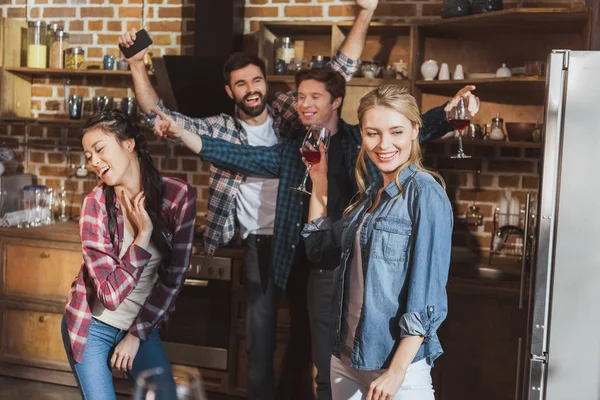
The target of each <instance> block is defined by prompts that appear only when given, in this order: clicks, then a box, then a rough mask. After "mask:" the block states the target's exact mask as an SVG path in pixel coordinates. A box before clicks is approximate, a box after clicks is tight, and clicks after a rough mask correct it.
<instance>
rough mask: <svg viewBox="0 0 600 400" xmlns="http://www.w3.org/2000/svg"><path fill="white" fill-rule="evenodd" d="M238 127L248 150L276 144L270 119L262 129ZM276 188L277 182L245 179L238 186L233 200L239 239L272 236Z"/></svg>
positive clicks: (276, 180)
mask: <svg viewBox="0 0 600 400" xmlns="http://www.w3.org/2000/svg"><path fill="white" fill-rule="evenodd" d="M240 123H241V124H242V126H243V127H244V129H245V130H246V133H247V134H248V144H249V145H250V146H273V145H276V144H277V143H278V138H277V135H275V131H274V130H273V118H271V116H270V115H269V117H268V118H267V120H266V121H265V123H264V124H262V125H258V126H252V125H248V124H246V123H244V122H242V121H240ZM278 188H279V179H267V178H256V177H251V176H248V177H246V179H245V180H244V182H242V184H241V185H240V188H239V190H238V194H237V196H236V214H237V219H238V222H239V223H240V233H241V234H242V238H244V239H245V238H247V237H248V235H249V234H254V235H272V234H273V226H274V225H275V207H276V205H277V189H278Z"/></svg>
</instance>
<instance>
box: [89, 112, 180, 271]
mask: <svg viewBox="0 0 600 400" xmlns="http://www.w3.org/2000/svg"><path fill="white" fill-rule="evenodd" d="M92 129H101V130H103V131H104V132H106V133H108V134H111V135H114V136H115V137H116V138H117V140H118V141H119V142H123V141H125V140H129V139H133V140H134V141H135V154H136V155H137V159H138V161H139V163H140V174H141V178H142V190H143V191H144V194H145V195H146V211H147V212H148V215H149V216H150V220H151V221H152V225H153V230H152V243H153V244H154V245H155V246H156V248H157V249H158V251H159V252H160V254H161V256H162V257H163V260H164V259H167V258H169V257H170V255H171V254H170V253H171V247H170V246H169V243H168V242H167V240H166V238H165V235H164V232H165V228H166V226H167V221H166V220H165V218H164V216H163V213H162V200H163V196H164V192H165V187H164V184H163V181H162V177H161V175H160V172H159V171H158V169H157V168H156V167H155V166H154V162H153V161H152V157H151V156H150V154H148V151H147V150H146V137H145V136H144V135H143V134H142V133H141V132H140V128H139V127H138V126H137V125H136V124H135V123H134V122H133V120H132V119H131V118H129V117H128V116H127V115H125V114H124V113H123V112H121V111H120V110H111V111H105V112H102V113H98V114H95V115H93V116H92V117H91V118H90V119H89V120H88V121H87V122H86V123H85V125H84V126H83V128H82V129H81V138H82V139H83V136H84V135H85V134H86V133H87V132H89V131H91V130H92ZM103 191H104V198H105V202H106V211H107V213H108V231H109V233H110V239H111V242H114V240H115V234H114V232H115V230H116V227H117V210H116V208H115V189H114V187H112V186H109V185H107V184H104V185H103Z"/></svg>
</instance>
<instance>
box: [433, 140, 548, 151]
mask: <svg viewBox="0 0 600 400" xmlns="http://www.w3.org/2000/svg"><path fill="white" fill-rule="evenodd" d="M427 143H450V144H455V145H457V146H458V139H455V138H450V139H433V140H428V141H427V142H426V143H425V146H427ZM463 145H464V146H469V145H471V146H493V147H517V148H524V149H540V148H541V147H542V144H541V143H536V142H506V141H504V140H481V139H475V140H471V139H464V138H463Z"/></svg>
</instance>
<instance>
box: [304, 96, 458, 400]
mask: <svg viewBox="0 0 600 400" xmlns="http://www.w3.org/2000/svg"><path fill="white" fill-rule="evenodd" d="M358 118H359V121H360V125H361V135H362V138H363V144H362V148H361V153H360V155H359V158H358V163H357V166H356V177H357V178H356V179H357V183H358V187H359V194H358V199H357V200H356V201H355V202H354V203H353V204H351V205H350V207H348V209H347V210H346V213H345V216H344V218H343V219H342V220H340V221H337V222H335V223H332V221H330V220H329V219H328V218H327V216H326V213H327V163H326V162H323V163H319V164H316V165H314V166H313V167H312V169H311V171H310V174H311V179H312V182H313V189H312V197H311V200H310V213H309V217H308V220H309V221H310V222H309V223H308V224H307V225H306V226H305V228H304V230H303V236H304V238H305V242H306V247H307V252H308V256H309V258H310V259H312V260H313V261H318V260H319V258H320V256H321V254H322V252H324V251H327V250H330V249H331V248H332V247H338V248H341V250H342V257H341V260H340V265H339V267H338V268H337V271H336V277H335V284H336V288H335V294H334V298H333V304H332V313H331V315H332V321H331V332H332V336H333V340H332V353H333V355H332V360H331V385H332V392H333V398H334V399H336V400H359V399H364V398H365V396H366V398H367V400H392V399H394V400H408V399H410V400H421V399H427V400H433V398H434V395H433V389H432V385H431V366H433V361H434V360H435V359H436V358H437V357H439V356H440V355H441V354H442V347H441V345H440V342H439V339H438V337H437V334H436V331H437V329H438V328H439V326H440V324H441V323H442V321H443V320H444V319H445V317H446V314H447V296H446V282H447V279H448V268H449V264H450V247H451V239H452V224H453V216H452V209H451V206H450V202H449V200H448V197H447V195H446V193H445V191H444V187H443V181H442V179H441V177H440V176H439V175H438V174H436V173H434V172H431V171H427V170H426V169H425V168H424V167H423V165H422V164H421V158H422V156H421V149H420V147H419V142H418V140H417V136H418V132H419V127H420V125H421V119H420V111H419V108H418V106H417V103H416V101H415V99H414V98H413V97H412V96H410V95H409V94H408V93H406V91H405V90H404V89H401V88H400V87H397V86H382V87H380V88H378V89H375V90H373V91H372V92H370V93H369V94H367V95H366V96H365V97H363V98H362V99H361V102H360V105H359V108H358ZM320 150H321V152H322V154H321V159H325V158H324V157H325V156H326V154H325V149H324V148H323V146H321V149H320ZM366 157H368V158H369V159H370V160H371V161H372V162H373V163H374V164H375V165H376V166H377V168H378V169H379V170H380V171H381V173H382V180H379V181H378V182H375V183H373V184H371V185H369V186H368V187H367V185H366V184H365V182H366V179H367V178H366V177H367V176H368V175H367V170H366ZM440 182H441V184H440Z"/></svg>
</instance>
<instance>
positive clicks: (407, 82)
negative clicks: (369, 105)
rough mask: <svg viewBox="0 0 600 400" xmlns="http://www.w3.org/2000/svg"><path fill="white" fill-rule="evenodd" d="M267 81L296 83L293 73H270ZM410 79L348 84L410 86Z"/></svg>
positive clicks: (350, 83)
mask: <svg viewBox="0 0 600 400" xmlns="http://www.w3.org/2000/svg"><path fill="white" fill-rule="evenodd" d="M267 82H269V83H285V84H288V85H295V84H296V81H295V78H294V76H293V75H268V76H267ZM410 83H411V81H410V80H407V79H381V78H374V79H368V78H352V80H351V81H350V82H348V83H347V84H346V85H347V86H373V87H377V86H381V85H401V86H407V87H410Z"/></svg>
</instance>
